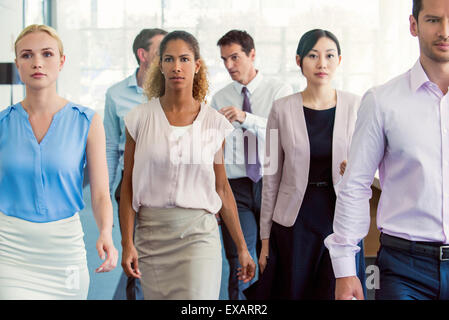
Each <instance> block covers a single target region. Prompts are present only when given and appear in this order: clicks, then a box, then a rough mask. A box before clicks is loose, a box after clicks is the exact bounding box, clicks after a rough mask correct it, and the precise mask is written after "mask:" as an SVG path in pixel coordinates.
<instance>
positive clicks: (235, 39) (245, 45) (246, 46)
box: [217, 30, 255, 56]
mask: <svg viewBox="0 0 449 320" xmlns="http://www.w3.org/2000/svg"><path fill="white" fill-rule="evenodd" d="M232 43H236V44H239V45H240V46H241V47H242V50H243V52H245V54H246V55H247V56H249V53H250V52H251V50H252V49H254V48H255V47H254V40H253V38H252V37H251V36H250V35H249V34H248V33H247V32H246V31H243V30H231V31H228V32H227V33H226V34H225V35H224V36H223V37H221V38H220V40H218V42H217V46H220V47H222V46H227V45H230V44H232Z"/></svg>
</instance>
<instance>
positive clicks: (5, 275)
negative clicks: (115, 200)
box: [0, 25, 118, 299]
mask: <svg viewBox="0 0 449 320" xmlns="http://www.w3.org/2000/svg"><path fill="white" fill-rule="evenodd" d="M15 51H16V66H17V69H18V71H19V74H20V78H21V80H22V82H23V83H24V84H25V87H26V96H25V99H24V100H23V101H22V102H20V103H17V104H15V105H12V106H10V107H8V108H6V109H5V110H3V111H2V112H0V299H86V298H87V293H88V288H89V272H88V270H87V262H86V250H85V247H84V242H83V231H82V227H81V222H80V218H79V215H78V212H79V211H81V210H82V209H83V208H84V202H83V194H82V181H83V168H84V166H85V165H87V168H88V171H89V179H90V183H91V194H92V209H93V212H94V215H95V219H96V222H97V225H98V228H99V231H100V236H99V238H98V241H97V250H98V254H99V256H100V258H102V259H105V261H104V263H103V264H102V265H101V266H100V267H98V268H97V269H96V272H107V271H110V270H112V269H113V268H114V267H115V266H116V264H117V258H118V254H117V250H116V249H115V247H114V244H113V241H112V221H113V218H112V205H111V200H110V198H109V191H108V172H107V165H106V154H105V136H104V130H103V126H102V122H101V119H100V117H99V115H98V114H95V112H94V111H93V110H91V109H89V108H86V107H82V106H80V105H77V104H74V103H72V102H69V101H67V100H65V99H64V98H62V97H60V96H59V95H58V94H57V92H56V80H57V78H58V75H59V72H60V71H61V70H62V68H63V66H64V62H65V56H64V53H63V46H62V42H61V40H60V39H59V37H58V35H57V34H56V32H55V30H54V29H52V28H50V27H48V26H44V25H31V26H29V27H27V28H25V29H24V30H23V31H22V33H21V34H20V35H19V36H18V38H17V40H16V43H15Z"/></svg>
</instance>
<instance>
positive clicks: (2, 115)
mask: <svg viewBox="0 0 449 320" xmlns="http://www.w3.org/2000/svg"><path fill="white" fill-rule="evenodd" d="M94 114H95V111H93V110H92V109H89V108H86V107H82V106H78V105H75V104H73V103H71V102H69V103H68V104H66V105H65V106H64V107H63V108H62V109H61V110H59V111H58V112H57V113H56V114H55V115H54V116H53V120H52V122H51V125H50V127H49V129H48V131H47V133H46V135H45V137H44V138H43V139H42V141H41V143H38V142H37V140H36V137H35V136H34V133H33V129H32V128H31V124H30V122H29V120H28V113H27V112H26V111H25V110H24V109H23V107H22V105H21V104H20V103H18V104H15V105H13V106H10V107H8V108H7V109H6V110H3V111H2V112H0V211H1V212H3V213H4V214H6V215H8V216H14V217H17V218H20V219H24V220H28V221H31V222H41V223H42V222H51V221H56V220H61V219H65V218H69V217H71V216H73V215H74V214H75V213H76V212H78V211H80V210H82V209H83V208H84V201H83V173H84V170H83V169H84V166H85V163H86V143H87V135H88V132H89V128H90V123H91V120H92V117H93V116H94Z"/></svg>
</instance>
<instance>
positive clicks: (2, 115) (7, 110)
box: [0, 105, 16, 122]
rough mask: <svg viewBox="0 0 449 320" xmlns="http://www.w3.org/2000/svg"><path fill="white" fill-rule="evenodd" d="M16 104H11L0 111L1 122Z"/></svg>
mask: <svg viewBox="0 0 449 320" xmlns="http://www.w3.org/2000/svg"><path fill="white" fill-rule="evenodd" d="M15 107H16V105H12V106H9V107H7V108H6V109H4V110H2V111H0V122H2V120H4V119H7V118H8V116H9V115H10V114H11V111H13V110H14V109H15Z"/></svg>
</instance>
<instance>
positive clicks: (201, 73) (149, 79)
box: [143, 31, 209, 102]
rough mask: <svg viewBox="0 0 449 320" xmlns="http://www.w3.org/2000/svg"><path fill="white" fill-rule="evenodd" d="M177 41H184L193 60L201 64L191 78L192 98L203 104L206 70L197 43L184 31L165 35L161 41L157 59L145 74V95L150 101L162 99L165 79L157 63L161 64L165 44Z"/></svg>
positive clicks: (207, 88) (206, 88) (205, 88)
mask: <svg viewBox="0 0 449 320" xmlns="http://www.w3.org/2000/svg"><path fill="white" fill-rule="evenodd" d="M177 39H181V40H183V41H185V42H186V43H187V44H188V45H189V46H190V47H191V49H192V51H193V53H194V56H195V60H197V61H198V60H199V61H200V63H201V66H200V69H199V70H198V73H196V74H195V76H194V78H193V88H192V96H193V98H194V99H195V100H196V101H198V102H203V101H204V102H205V101H206V95H207V92H208V90H209V82H208V80H207V68H206V65H205V64H204V62H203V60H202V59H201V57H200V52H199V45H198V41H197V40H196V39H195V38H194V37H193V36H192V35H191V34H190V33H188V32H185V31H173V32H171V33H169V34H168V35H166V36H165V37H164V39H163V40H162V42H161V44H160V49H159V59H154V61H153V63H152V64H151V65H150V66H149V70H148V72H147V76H146V80H145V82H144V85H143V89H144V92H145V95H146V96H147V97H148V99H152V98H159V97H162V96H163V95H164V94H165V77H164V75H163V74H162V72H161V70H160V67H159V63H161V60H162V56H163V53H164V51H165V49H166V47H167V43H168V42H169V41H171V40H177Z"/></svg>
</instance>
